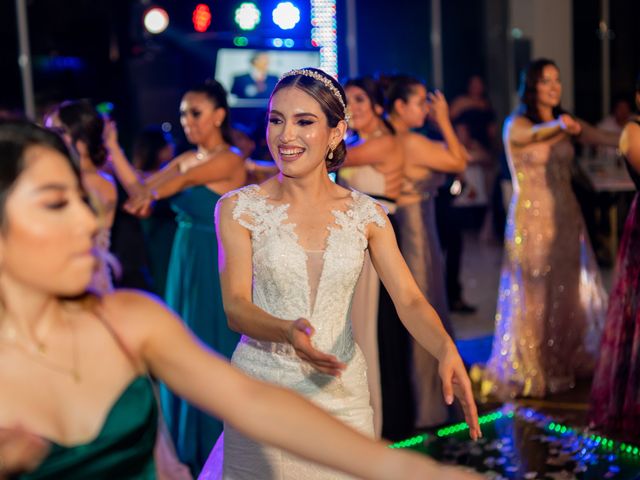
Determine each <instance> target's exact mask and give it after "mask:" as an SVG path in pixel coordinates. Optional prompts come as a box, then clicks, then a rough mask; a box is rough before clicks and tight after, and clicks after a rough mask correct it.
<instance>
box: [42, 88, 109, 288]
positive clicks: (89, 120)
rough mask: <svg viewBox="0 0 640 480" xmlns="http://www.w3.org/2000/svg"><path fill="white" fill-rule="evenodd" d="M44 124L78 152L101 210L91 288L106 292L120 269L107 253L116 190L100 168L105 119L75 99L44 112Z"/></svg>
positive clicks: (104, 159) (104, 153) (103, 156)
mask: <svg viewBox="0 0 640 480" xmlns="http://www.w3.org/2000/svg"><path fill="white" fill-rule="evenodd" d="M45 125H46V126H47V128H51V129H52V130H55V131H57V132H58V133H59V134H61V135H62V138H63V139H64V140H65V142H66V143H67V146H68V147H69V148H70V149H72V150H75V152H76V153H77V154H78V161H79V164H80V171H81V172H82V183H83V184H84V186H85V188H86V189H87V190H88V192H89V194H90V195H91V196H92V200H93V202H94V208H96V209H97V210H98V212H99V213H100V222H101V227H100V230H99V232H98V236H97V251H98V252H99V255H100V262H99V264H98V268H97V270H96V272H95V274H94V276H93V282H92V288H93V289H94V290H95V291H97V292H100V293H107V292H109V291H111V290H112V289H113V278H112V273H116V274H118V273H119V265H118V263H117V262H115V261H114V259H113V257H112V256H111V255H110V254H109V250H110V247H111V228H112V226H113V222H114V219H115V216H116V203H117V199H118V198H117V197H118V192H117V188H116V183H115V180H114V178H113V177H112V176H111V175H109V174H108V173H106V172H105V171H104V168H103V167H104V166H105V163H106V162H107V157H108V148H107V146H106V145H105V144H104V142H103V138H102V133H103V131H104V120H103V118H102V116H100V114H99V113H98V112H97V110H96V109H95V108H94V107H93V105H92V104H91V102H89V101H88V100H74V101H66V102H62V103H61V104H60V105H57V106H56V107H55V108H54V109H53V110H52V111H51V112H50V113H49V114H48V115H47V117H46V119H45Z"/></svg>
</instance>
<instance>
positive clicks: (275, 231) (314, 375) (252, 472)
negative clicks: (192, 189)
mask: <svg viewBox="0 0 640 480" xmlns="http://www.w3.org/2000/svg"><path fill="white" fill-rule="evenodd" d="M225 198H230V200H235V204H234V206H233V218H234V219H235V220H236V221H237V222H239V223H240V224H241V225H243V226H244V227H245V228H246V229H248V230H249V231H250V232H251V245H252V257H253V258H252V263H253V303H255V304H256V305H257V306H258V307H260V308H262V309H263V310H265V311H266V312H268V313H270V314H272V315H274V316H277V317H279V318H283V319H287V320H296V319H298V318H301V317H302V318H307V319H308V320H309V321H310V322H311V324H312V325H313V326H314V328H315V334H314V335H313V337H312V341H313V343H314V345H315V346H316V347H317V348H318V349H319V350H321V351H323V352H326V353H330V354H333V355H335V356H336V357H338V358H339V359H340V360H341V361H342V362H344V363H345V364H346V368H345V369H344V371H343V372H342V375H341V376H339V377H333V376H330V375H325V374H322V373H320V372H318V371H316V370H315V369H313V368H312V367H311V366H310V365H309V364H308V363H307V362H304V361H303V360H301V359H300V358H299V357H298V356H297V355H296V354H295V352H294V350H293V347H291V345H289V344H285V343H275V342H267V341H258V340H255V339H252V338H249V337H247V336H243V337H242V339H241V341H240V343H239V344H238V346H237V348H236V350H235V352H234V353H233V357H232V359H231V361H232V363H233V364H234V365H235V366H236V367H238V368H240V369H241V370H243V371H244V372H246V373H247V374H249V375H251V376H253V377H255V378H258V379H260V380H263V381H266V382H270V383H274V384H277V385H280V386H283V387H286V388H289V389H292V390H295V391H296V392H298V393H299V394H301V395H303V396H305V397H306V398H307V399H309V400H311V401H312V402H314V403H315V404H316V405H318V406H320V407H321V408H323V409H324V410H326V411H327V412H329V413H330V414H331V415H333V416H335V417H336V418H338V419H340V420H341V421H343V422H345V423H347V424H349V425H351V426H352V427H353V428H356V429H357V430H359V431H360V432H362V433H364V434H365V435H368V436H370V437H373V435H374V432H373V412H372V409H371V406H370V402H369V388H368V383H367V368H366V362H365V359H364V356H363V354H362V350H361V349H360V347H359V346H358V345H357V344H356V343H355V341H354V339H353V335H352V330H351V321H350V318H349V309H350V305H351V298H352V296H353V291H354V289H355V285H356V282H357V280H358V277H359V275H360V272H361V270H362V266H363V263H364V254H365V250H366V248H367V227H368V225H369V224H371V223H375V224H376V225H378V226H379V227H382V226H384V225H385V222H386V219H385V218H384V215H383V214H382V213H381V211H380V209H379V207H378V206H377V204H376V202H375V201H374V200H373V199H371V198H370V197H367V196H366V195H363V194H361V193H359V192H356V191H353V192H352V193H351V199H350V202H349V205H348V207H347V208H346V209H345V210H344V211H342V210H336V211H333V212H332V213H333V222H330V224H329V225H327V228H328V230H329V232H328V234H327V238H326V241H325V245H324V247H325V248H324V250H318V251H308V250H305V249H304V248H303V246H302V245H301V244H300V242H299V239H298V236H297V235H296V230H295V228H296V226H295V224H293V223H291V222H290V221H289V218H288V215H287V210H288V209H289V205H287V204H281V205H278V204H275V203H273V202H272V201H270V199H269V198H268V197H267V196H265V195H264V194H263V193H262V192H261V189H260V187H258V186H257V185H251V186H248V187H244V188H242V189H240V190H236V191H234V192H230V193H228V194H227V195H225ZM223 438H224V440H220V441H219V442H218V445H217V446H216V449H214V452H213V453H212V455H211V457H210V459H209V462H211V464H212V465H220V464H221V463H223V464H224V468H223V470H224V472H217V471H216V472H215V473H213V474H212V475H211V476H210V477H204V478H216V479H218V478H224V479H225V480H253V479H254V478H265V479H267V478H268V479H278V480H297V479H300V478H304V479H305V480H325V479H327V478H331V479H334V480H338V479H346V478H349V477H346V476H344V475H341V474H339V473H338V472H335V471H329V470H327V469H325V468H323V467H320V466H318V465H316V464H313V463H309V462H306V461H304V460H302V459H300V458H298V457H295V456H293V455H291V454H288V453H286V452H283V451H280V450H278V449H275V448H273V447H267V446H265V445H261V444H258V443H256V442H254V441H253V440H250V439H249V438H247V437H245V436H244V435H242V434H241V433H240V432H238V431H237V430H235V429H234V428H233V426H232V425H229V424H225V427H224V437H223ZM222 444H223V445H222ZM220 450H224V462H220V461H219V459H218V456H219V452H220ZM212 459H213V460H212ZM209 462H208V464H209ZM205 470H206V469H205ZM201 478H202V477H201Z"/></svg>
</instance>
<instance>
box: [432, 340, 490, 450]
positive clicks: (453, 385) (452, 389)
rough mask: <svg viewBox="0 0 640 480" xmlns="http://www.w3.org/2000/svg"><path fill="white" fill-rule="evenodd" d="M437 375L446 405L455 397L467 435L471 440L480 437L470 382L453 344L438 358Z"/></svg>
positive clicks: (476, 410) (480, 432)
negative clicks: (458, 403)
mask: <svg viewBox="0 0 640 480" xmlns="http://www.w3.org/2000/svg"><path fill="white" fill-rule="evenodd" d="M438 373H439V374H440V378H441V379H442V393H443V394H444V401H445V402H446V404H447V405H451V404H452V403H453V397H454V396H455V397H456V398H457V399H458V400H459V401H460V404H461V405H462V410H463V411H464V418H465V420H466V422H467V425H469V435H470V436H471V438H472V439H473V440H477V439H478V438H480V437H482V431H481V430H480V424H479V423H478V409H477V407H476V402H475V400H474V398H473V390H472V388H471V381H470V380H469V376H468V375H467V370H466V369H465V368H464V363H462V359H461V358H460V354H459V353H458V350H457V349H456V347H455V345H454V344H453V343H451V344H449V345H447V347H446V350H445V352H444V355H442V356H441V357H440V363H439V365H438Z"/></svg>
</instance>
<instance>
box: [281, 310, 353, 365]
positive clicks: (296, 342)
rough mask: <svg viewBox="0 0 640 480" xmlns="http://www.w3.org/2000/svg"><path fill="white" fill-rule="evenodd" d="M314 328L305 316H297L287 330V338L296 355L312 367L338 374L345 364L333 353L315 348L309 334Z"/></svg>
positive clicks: (312, 332)
mask: <svg viewBox="0 0 640 480" xmlns="http://www.w3.org/2000/svg"><path fill="white" fill-rule="evenodd" d="M313 334H314V328H313V327H312V326H311V323H309V320H307V319H306V318H299V319H297V320H296V321H294V322H291V326H290V327H289V330H288V332H287V339H288V340H289V343H290V344H291V345H292V346H293V348H294V349H295V351H296V354H297V355H298V357H300V358H301V359H302V360H304V361H305V362H307V363H309V364H311V366H312V367H313V368H315V369H316V370H318V371H319V372H322V373H326V374H327V375H333V376H334V377H335V376H339V375H340V373H341V372H342V370H344V368H345V364H344V363H342V362H340V361H339V360H338V359H337V358H336V357H334V356H333V355H328V354H326V353H323V352H321V351H320V350H317V349H316V348H315V347H314V346H313V344H312V343H311V336H312V335H313Z"/></svg>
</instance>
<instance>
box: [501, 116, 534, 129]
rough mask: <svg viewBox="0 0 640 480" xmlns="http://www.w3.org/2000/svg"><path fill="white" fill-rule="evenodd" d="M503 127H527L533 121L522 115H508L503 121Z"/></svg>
mask: <svg viewBox="0 0 640 480" xmlns="http://www.w3.org/2000/svg"><path fill="white" fill-rule="evenodd" d="M504 124H505V128H513V127H516V128H517V127H525V128H529V127H532V126H533V122H532V121H531V120H529V119H528V118H527V117H525V116H523V115H516V114H513V115H509V116H508V117H507V119H506V120H505V122H504Z"/></svg>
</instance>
